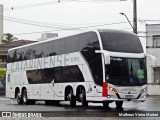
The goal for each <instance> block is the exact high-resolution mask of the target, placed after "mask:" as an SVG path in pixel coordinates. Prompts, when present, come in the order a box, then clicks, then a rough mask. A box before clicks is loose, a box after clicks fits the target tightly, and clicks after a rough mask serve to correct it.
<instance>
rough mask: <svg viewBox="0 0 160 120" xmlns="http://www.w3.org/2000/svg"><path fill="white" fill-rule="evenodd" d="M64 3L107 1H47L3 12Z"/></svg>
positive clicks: (102, 0)
mask: <svg viewBox="0 0 160 120" xmlns="http://www.w3.org/2000/svg"><path fill="white" fill-rule="evenodd" d="M65 2H91V3H105V2H107V1H105V0H85V1H84V0H57V1H48V2H42V3H35V4H30V5H24V6H17V7H13V6H12V7H11V8H7V9H4V10H5V11H12V10H19V9H28V8H33V7H40V6H46V5H52V4H59V3H65Z"/></svg>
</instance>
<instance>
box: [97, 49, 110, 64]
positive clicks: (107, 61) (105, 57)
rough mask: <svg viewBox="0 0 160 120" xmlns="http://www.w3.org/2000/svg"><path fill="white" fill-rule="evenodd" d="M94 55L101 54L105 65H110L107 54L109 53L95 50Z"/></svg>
mask: <svg viewBox="0 0 160 120" xmlns="http://www.w3.org/2000/svg"><path fill="white" fill-rule="evenodd" d="M95 53H101V54H103V56H104V62H105V64H110V54H109V52H107V51H104V50H96V51H95Z"/></svg>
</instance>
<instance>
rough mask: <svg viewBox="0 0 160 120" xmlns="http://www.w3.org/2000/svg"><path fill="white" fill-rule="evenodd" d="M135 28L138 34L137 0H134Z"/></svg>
mask: <svg viewBox="0 0 160 120" xmlns="http://www.w3.org/2000/svg"><path fill="white" fill-rule="evenodd" d="M133 29H134V33H135V34H137V0H133Z"/></svg>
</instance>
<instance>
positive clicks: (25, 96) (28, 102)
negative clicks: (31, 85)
mask: <svg viewBox="0 0 160 120" xmlns="http://www.w3.org/2000/svg"><path fill="white" fill-rule="evenodd" d="M22 100H23V104H25V105H33V104H35V102H36V101H35V100H28V97H27V90H26V89H25V90H23V92H22Z"/></svg>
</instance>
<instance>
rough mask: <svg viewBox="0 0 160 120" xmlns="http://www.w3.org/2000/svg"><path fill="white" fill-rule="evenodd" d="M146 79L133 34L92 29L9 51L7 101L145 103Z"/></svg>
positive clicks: (138, 42) (142, 60)
mask: <svg viewBox="0 0 160 120" xmlns="http://www.w3.org/2000/svg"><path fill="white" fill-rule="evenodd" d="M112 38H113V39H112ZM139 69H141V71H140V70H139ZM138 70H139V72H138ZM146 76H147V75H146V63H145V54H144V52H143V48H142V45H141V43H140V40H139V38H138V37H137V36H136V35H135V34H132V33H128V32H122V31H116V30H95V31H89V32H85V33H81V34H77V35H73V36H68V37H63V38H56V39H50V40H46V41H42V42H37V43H32V44H30V45H24V46H21V47H17V48H13V49H10V50H9V51H8V63H7V70H6V97H8V98H17V102H18V103H19V104H33V103H35V101H36V100H44V101H45V102H46V103H47V104H52V103H53V104H58V103H59V102H60V101H70V104H71V106H75V105H76V101H80V102H82V105H83V106H87V105H88V102H102V103H103V105H104V106H108V105H109V103H110V102H113V101H115V102H116V105H117V107H122V104H123V101H126V100H128V101H131V100H135V101H145V99H146V87H147V78H146Z"/></svg>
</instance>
